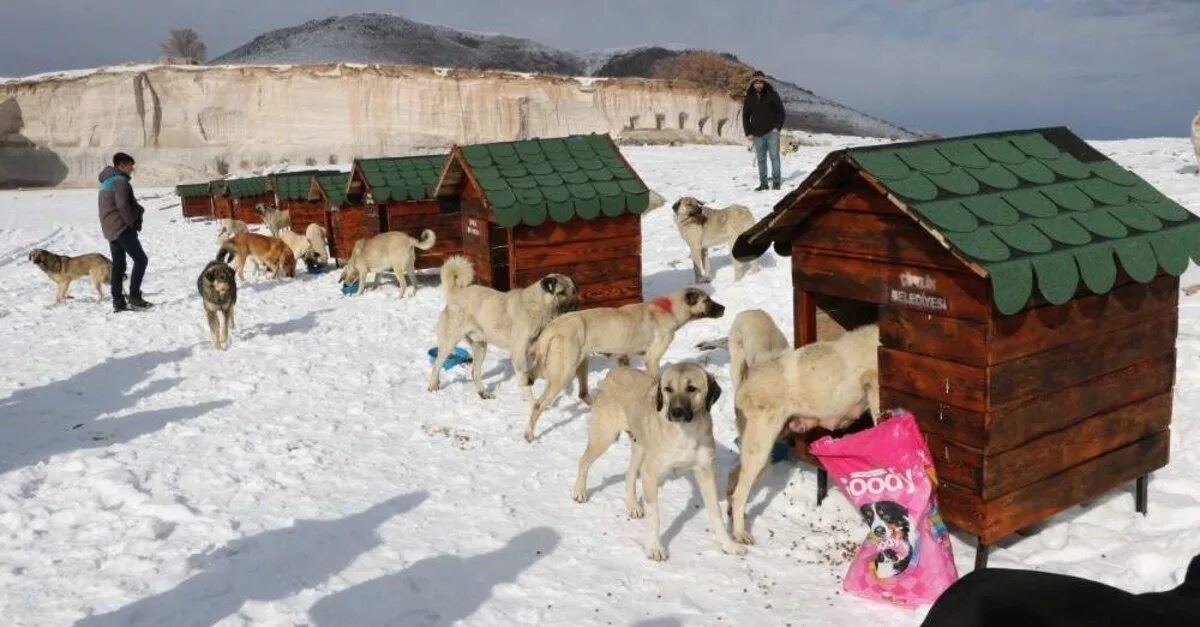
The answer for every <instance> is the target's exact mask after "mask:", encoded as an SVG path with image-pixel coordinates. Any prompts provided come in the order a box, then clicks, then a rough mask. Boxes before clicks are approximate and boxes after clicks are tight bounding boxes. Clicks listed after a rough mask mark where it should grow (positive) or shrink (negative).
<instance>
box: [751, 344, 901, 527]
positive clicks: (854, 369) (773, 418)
mask: <svg viewBox="0 0 1200 627" xmlns="http://www.w3.org/2000/svg"><path fill="white" fill-rule="evenodd" d="M878 353H879V326H878V325H875V324H870V325H866V326H863V327H859V328H858V329H855V330H854V331H851V332H849V333H846V334H845V335H843V336H841V337H840V338H838V339H837V340H834V341H832V342H816V343H813V344H809V345H807V346H802V347H800V348H797V349H795V350H793V351H790V352H785V353H783V354H782V355H779V356H778V357H775V358H774V359H767V360H765V361H762V362H760V363H757V364H755V365H753V366H751V367H750V368H749V369H748V370H747V373H746V375H745V379H744V380H743V381H742V382H741V384H740V385H738V388H737V392H736V395H735V399H734V406H735V407H736V408H737V411H738V412H740V415H742V416H744V419H743V420H742V423H743V424H742V425H739V426H740V427H741V428H740V429H739V432H738V437H739V439H740V442H741V449H742V451H741V459H740V460H739V468H738V470H737V473H736V474H734V473H730V480H731V481H733V483H732V485H731V487H730V488H729V492H730V494H732V495H733V497H732V499H731V507H732V512H733V537H734V539H735V540H737V541H738V542H741V543H742V544H753V543H754V538H753V536H751V535H750V533H749V532H748V531H747V530H746V500H747V499H748V498H749V495H750V488H751V487H753V484H754V482H755V481H756V480H757V478H758V477H759V475H760V474H761V473H762V470H763V468H765V467H766V465H767V458H768V456H769V455H770V453H771V447H772V446H773V445H774V443H775V439H776V438H777V437H778V436H779V433H780V432H781V431H782V430H783V428H784V426H785V425H786V426H788V427H789V428H791V429H792V430H794V431H797V432H801V433H802V432H804V431H807V430H809V429H811V428H814V427H823V428H825V429H829V430H831V431H833V430H837V429H844V428H846V427H848V426H850V424H852V423H853V422H854V421H855V420H857V419H858V417H859V416H861V415H862V412H863V411H864V410H866V409H870V411H871V416H872V417H874V418H878V417H879V356H878ZM731 360H732V356H731ZM739 477H740V480H738V478H739ZM747 477H753V478H754V479H752V480H750V481H747V480H745V479H746V478H747ZM735 480H736V481H735Z"/></svg>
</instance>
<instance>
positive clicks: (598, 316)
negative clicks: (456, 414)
mask: <svg viewBox="0 0 1200 627" xmlns="http://www.w3.org/2000/svg"><path fill="white" fill-rule="evenodd" d="M724 314H725V306H724V305H722V304H720V303H718V302H716V301H715V300H712V299H711V298H709V296H708V294H706V293H705V292H704V291H703V290H699V289H696V288H694V287H690V288H686V289H682V290H677V291H675V292H671V293H670V294H667V295H666V296H662V297H660V298H656V299H654V300H652V301H650V302H648V303H636V304H633V305H625V306H624V307H619V308H613V307H596V308H595V309H585V310H583V311H572V312H570V313H567V314H563V315H561V316H559V317H557V318H555V319H554V320H551V321H550V323H549V324H547V325H546V328H545V329H543V330H542V334H541V335H540V336H538V339H537V342H536V343H535V344H534V348H533V363H532V364H531V366H530V370H529V378H528V381H529V383H531V384H532V381H533V379H536V378H540V379H545V380H546V389H545V391H543V392H542V395H541V397H540V398H538V400H537V401H536V402H534V404H533V409H532V411H531V412H530V414H529V425H528V427H526V429H525V440H526V441H527V442H532V441H533V434H534V430H535V429H536V427H537V421H538V417H539V416H541V414H542V412H543V411H545V410H546V409H547V408H548V407H550V403H552V402H554V399H555V398H556V397H557V396H558V395H559V393H561V392H562V391H563V390H564V389H565V388H566V387H567V384H569V383H570V382H571V377H572V376H575V377H576V378H577V379H578V381H579V398H581V399H583V400H584V402H590V400H591V399H590V396H589V395H588V381H587V380H588V355H590V354H592V353H605V354H608V355H616V356H620V357H623V358H628V357H629V356H631V355H645V358H646V371H647V372H649V373H650V376H652V377H657V376H658V364H659V361H660V360H662V356H663V354H664V353H666V352H667V347H669V346H670V345H671V340H673V339H675V332H676V331H678V330H679V328H680V327H682V326H683V325H685V324H687V323H688V322H691V321H692V320H699V319H701V318H720V317H721V316H722V315H724Z"/></svg>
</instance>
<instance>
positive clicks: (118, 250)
mask: <svg viewBox="0 0 1200 627" xmlns="http://www.w3.org/2000/svg"><path fill="white" fill-rule="evenodd" d="M132 175H133V157H130V156H129V155H127V154H125V153H123V152H118V153H117V154H115V155H113V164H112V165H111V166H107V167H105V168H104V169H103V170H102V171H101V172H100V229H101V230H102V231H103V232H104V239H107V240H108V248H109V251H111V252H112V261H113V265H112V302H113V311H118V312H119V311H125V310H126V309H149V308H150V307H152V306H153V305H151V304H150V303H148V302H146V301H145V300H143V299H142V277H143V276H145V274H146V263H147V261H148V260H147V258H146V252H145V251H143V250H142V243H141V241H139V240H138V231H141V230H142V215H143V214H144V213H145V211H146V210H145V209H143V208H142V206H141V205H139V204H138V201H137V199H135V198H134V197H133V186H132V185H130V184H129V178H130V176H132ZM125 255H129V257H130V258H131V259H133V274H132V275H131V276H130V277H129V300H128V302H126V300H125V295H124V294H122V293H121V280H122V279H123V278H124V276H125Z"/></svg>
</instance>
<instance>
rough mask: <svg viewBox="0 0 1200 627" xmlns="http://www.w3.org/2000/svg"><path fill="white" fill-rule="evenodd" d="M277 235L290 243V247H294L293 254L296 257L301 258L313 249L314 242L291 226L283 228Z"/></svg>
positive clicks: (286, 242)
mask: <svg viewBox="0 0 1200 627" xmlns="http://www.w3.org/2000/svg"><path fill="white" fill-rule="evenodd" d="M275 237H278V238H279V239H281V240H283V242H284V243H285V244H287V245H288V248H291V249H292V255H294V256H295V257H296V259H301V258H303V257H304V256H305V255H307V254H309V252H310V251H312V242H310V241H309V239H308V238H307V237H305V236H303V235H300V234H299V233H296V232H295V231H293V230H292V229H290V228H287V229H283V230H282V231H280V232H279V233H278V234H277V235H276V236H275Z"/></svg>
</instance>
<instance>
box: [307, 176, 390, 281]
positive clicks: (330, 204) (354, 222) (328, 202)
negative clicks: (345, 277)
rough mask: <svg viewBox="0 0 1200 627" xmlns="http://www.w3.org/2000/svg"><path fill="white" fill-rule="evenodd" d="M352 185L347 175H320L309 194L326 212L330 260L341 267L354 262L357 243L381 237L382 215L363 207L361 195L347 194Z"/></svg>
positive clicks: (313, 180)
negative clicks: (352, 258)
mask: <svg viewBox="0 0 1200 627" xmlns="http://www.w3.org/2000/svg"><path fill="white" fill-rule="evenodd" d="M349 182H350V176H349V174H347V173H345V172H335V173H331V174H318V175H315V176H313V177H312V178H311V179H310V188H309V194H308V197H309V198H311V199H314V200H318V201H319V202H320V203H321V206H322V207H323V208H324V211H325V235H326V237H327V239H328V242H329V256H331V257H333V258H334V260H335V261H336V262H337V263H338V264H339V265H340V264H342V263H345V262H346V260H347V259H349V258H350V253H351V252H352V251H353V250H354V242H357V241H358V240H359V239H361V238H363V237H370V236H372V235H375V234H377V233H379V214H378V213H376V212H375V211H374V210H373V209H371V210H368V209H367V208H366V207H365V206H364V205H363V199H362V195H361V194H358V195H354V196H350V195H347V194H346V189H347V188H348V187H349Z"/></svg>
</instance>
